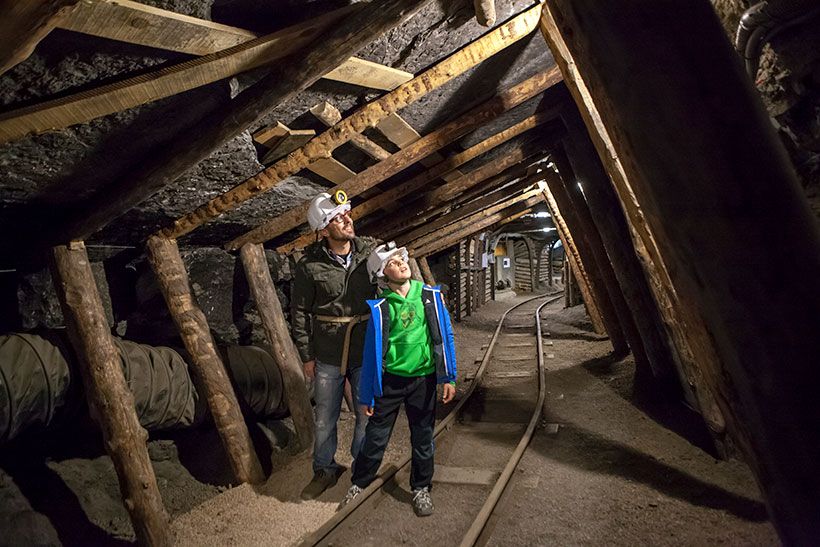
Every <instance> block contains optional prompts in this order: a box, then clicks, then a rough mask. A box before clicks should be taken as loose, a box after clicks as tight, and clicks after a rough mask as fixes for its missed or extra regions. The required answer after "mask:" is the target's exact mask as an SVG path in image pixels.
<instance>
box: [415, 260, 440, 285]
mask: <svg viewBox="0 0 820 547" xmlns="http://www.w3.org/2000/svg"><path fill="white" fill-rule="evenodd" d="M418 262H419V268H420V269H421V276H422V277H423V278H424V282H425V283H427V284H428V285H430V286H431V287H432V286H434V285H435V284H436V278H435V277H433V271H432V270H431V269H430V264H428V263H427V257H426V256H422V257H421V258H419V259H418Z"/></svg>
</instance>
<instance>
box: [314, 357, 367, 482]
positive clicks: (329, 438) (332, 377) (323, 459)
mask: <svg viewBox="0 0 820 547" xmlns="http://www.w3.org/2000/svg"><path fill="white" fill-rule="evenodd" d="M361 374H362V368H361V367H357V368H355V369H353V370H348V371H347V377H348V378H349V379H350V386H351V387H352V388H353V403H354V406H355V412H356V429H355V430H354V431H353V442H352V443H351V445H350V455H351V456H353V458H354V459H355V458H356V456H357V455H358V454H359V449H361V447H362V443H363V442H364V431H365V428H366V427H367V415H366V414H365V413H364V412H362V409H361V406H360V405H359V378H360V377H361ZM344 386H345V382H344V378H343V377H342V375H341V374H339V367H337V366H334V365H328V364H326V363H322V362H320V361H316V379H315V380H314V385H313V400H314V401H315V402H316V407H315V409H314V420H315V423H316V439H315V440H314V442H313V472H314V473H316V472H318V471H320V470H326V471H337V470H338V468H339V467H340V466H339V464H337V463H336V459H335V456H336V446H337V444H338V441H337V439H336V424H337V423H338V421H339V412H340V410H341V406H342V396H343V395H344Z"/></svg>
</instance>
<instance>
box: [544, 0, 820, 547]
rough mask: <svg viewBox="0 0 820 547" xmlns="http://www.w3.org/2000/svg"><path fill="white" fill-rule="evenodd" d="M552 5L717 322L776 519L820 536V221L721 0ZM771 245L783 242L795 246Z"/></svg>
mask: <svg viewBox="0 0 820 547" xmlns="http://www.w3.org/2000/svg"><path fill="white" fill-rule="evenodd" d="M549 7H550V11H551V12H553V13H552V16H553V17H552V19H553V21H555V23H556V29H557V34H558V35H559V36H560V37H561V38H562V40H563V42H564V43H565V47H566V49H567V50H568V51H569V52H570V53H571V55H572V59H573V61H574V63H575V65H576V66H577V69H578V71H579V72H580V74H581V75H582V76H583V79H584V80H585V81H586V84H587V86H586V87H587V89H588V92H589V93H590V94H591V98H592V99H593V101H592V102H593V103H594V105H595V106H596V107H597V112H598V114H599V116H600V120H601V122H602V124H603V127H604V128H606V131H607V133H608V135H609V136H610V137H611V144H612V147H613V148H612V149H613V151H614V152H615V154H616V157H619V158H621V159H622V162H621V163H622V164H621V167H622V168H623V171H624V173H625V174H626V177H625V179H626V180H627V181H628V183H629V189H631V190H632V192H633V194H634V197H635V200H636V201H637V203H638V204H639V205H640V206H641V207H642V208H643V209H644V210H645V212H646V221H647V223H648V225H649V228H650V231H651V233H652V234H654V236H655V240H656V243H657V248H658V252H659V255H660V256H661V257H662V259H663V261H664V263H665V264H666V266H667V270H668V274H669V278H670V280H671V284H672V287H673V288H674V290H675V291H676V292H677V294H678V295H679V297H680V304H681V308H680V309H682V310H683V311H684V318H685V319H689V318H695V319H696V320H699V321H700V322H701V323H702V325H703V327H704V330H705V332H706V333H708V335H709V338H708V339H707V340H708V341H710V342H711V349H712V350H713V351H714V352H715V353H716V355H717V359H715V360H708V361H705V362H700V361H698V365H699V366H700V367H701V368H700V370H701V371H702V375H703V376H702V377H703V379H704V380H706V382H708V387H709V388H710V389H711V390H713V394H714V395H715V397H716V400H717V402H718V404H719V405H720V409H721V411H722V413H723V416H724V417H725V418H726V424H727V427H728V428H729V429H730V431H732V433H733V435H734V436H735V438H736V439H737V440H738V441H739V444H740V446H741V447H742V448H743V450H744V453H745V455H746V458H747V461H748V462H749V465H750V466H751V467H752V469H753V470H754V472H755V474H756V476H757V478H758V481H759V484H760V486H761V489H762V490H763V492H764V494H765V496H766V499H767V504H768V507H769V510H770V514H771V517H772V520H773V522H774V524H775V526H776V527H777V529H778V532H779V533H780V535H781V538H782V539H783V542H784V543H786V544H794V545H801V544H806V545H809V544H812V543H814V542H815V541H816V538H817V537H818V536H820V519H818V518H817V514H818V512H817V509H818V507H820V475H818V474H817V473H814V472H813V470H814V469H816V465H817V461H820V429H818V427H817V424H818V423H820V405H818V402H817V401H818V400H817V397H816V389H815V385H814V382H812V381H809V379H813V378H814V377H815V376H816V368H817V356H818V355H820V337H818V336H817V332H816V325H818V324H820V292H818V291H817V290H816V283H817V279H820V229H818V224H817V219H816V218H815V217H814V216H813V215H812V213H811V211H810V209H809V207H808V206H807V203H806V200H805V197H804V196H803V193H802V189H801V188H800V185H799V183H798V181H797V179H796V176H795V174H794V170H793V168H792V167H791V166H790V164H789V160H788V156H787V154H786V152H785V150H784V149H783V146H782V143H781V142H780V141H779V139H778V137H777V135H776V134H775V132H774V131H773V129H772V127H771V124H770V122H769V120H768V117H767V115H766V113H765V111H764V109H763V107H762V105H761V104H760V101H759V98H758V96H757V94H756V91H755V90H754V88H753V87H752V85H751V82H750V81H749V79H748V76H747V75H746V74H745V73H744V71H743V68H742V66H741V63H739V62H738V59H737V53H736V52H735V51H733V50H732V48H731V46H730V44H729V42H728V40H727V39H726V34H725V32H724V30H723V28H722V27H721V25H720V22H719V21H718V18H717V16H716V14H715V12H714V9H713V7H712V5H711V3H710V2H708V1H707V0H697V1H692V2H686V5H685V6H683V5H678V6H674V7H671V6H670V5H665V6H664V7H663V8H660V6H659V5H658V4H657V3H654V2H651V1H649V0H639V1H635V2H630V3H628V5H627V4H625V3H620V4H618V5H617V6H615V5H608V4H606V5H605V4H601V3H600V2H592V1H589V0H575V1H572V2H569V1H566V0H550V2H549ZM693 28H697V29H698V36H697V39H696V40H692V39H691V29H693ZM687 38H688V39H687ZM646 44H652V45H653V47H646ZM626 67H629V70H630V76H631V77H630V81H629V82H626V81H624V80H623V74H624V72H623V71H624V70H625V69H626ZM636 82H637V83H638V84H639V85H636ZM649 104H651V105H652V113H651V116H649V117H647V116H646V105H649ZM650 118H651V119H650ZM670 142H674V143H675V146H673V147H670V146H668V145H669V143H670ZM613 178H614V177H613ZM619 193H620V190H619ZM622 199H623V198H622ZM750 242H753V244H750ZM761 248H777V249H778V257H779V260H777V261H771V260H769V257H768V256H766V254H765V253H761V252H760V249H761ZM696 351H700V348H696ZM712 366H714V367H715V368H711V367H712ZM706 367H710V368H706ZM809 470H811V471H809Z"/></svg>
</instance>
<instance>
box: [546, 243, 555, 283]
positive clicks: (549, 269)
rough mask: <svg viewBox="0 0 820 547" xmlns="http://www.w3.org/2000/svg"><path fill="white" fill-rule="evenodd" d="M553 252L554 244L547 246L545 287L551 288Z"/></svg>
mask: <svg viewBox="0 0 820 547" xmlns="http://www.w3.org/2000/svg"><path fill="white" fill-rule="evenodd" d="M554 250H555V242H554V241H553V242H552V243H550V244H549V250H548V251H547V285H549V286H550V287H552V285H553V280H552V276H553V271H552V256H553V252H554Z"/></svg>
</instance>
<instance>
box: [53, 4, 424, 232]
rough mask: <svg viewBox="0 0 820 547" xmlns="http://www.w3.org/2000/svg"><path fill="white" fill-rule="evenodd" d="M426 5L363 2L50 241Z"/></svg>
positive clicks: (125, 200)
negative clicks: (309, 46) (351, 14)
mask: <svg viewBox="0 0 820 547" xmlns="http://www.w3.org/2000/svg"><path fill="white" fill-rule="evenodd" d="M425 2H426V0H377V1H374V2H369V3H367V4H366V5H365V6H364V7H363V8H362V10H361V11H357V12H356V13H357V14H358V16H357V17H349V18H346V19H344V20H342V21H341V22H340V23H338V24H336V25H334V26H333V27H332V28H331V29H330V30H329V31H326V32H325V34H324V35H323V36H322V42H321V44H320V46H319V47H316V48H315V49H313V50H311V51H310V52H308V53H307V54H305V53H304V52H299V53H298V54H296V55H295V56H294V57H288V58H284V59H282V60H281V61H278V62H277V63H276V65H275V66H274V67H273V68H272V72H271V73H270V74H269V75H268V76H265V77H264V78H262V79H261V80H259V81H258V82H257V83H255V84H254V85H252V86H251V87H249V88H248V89H246V90H245V91H243V92H242V93H240V94H239V95H238V96H236V97H235V98H234V99H233V100H232V101H231V102H230V104H229V105H227V106H226V107H224V108H221V109H219V110H218V111H216V112H214V113H212V114H211V115H208V116H206V117H205V118H204V119H203V120H201V121H200V122H198V123H197V124H196V125H194V126H193V127H191V128H188V129H186V130H185V138H179V139H177V140H174V141H173V142H172V143H171V144H170V145H164V146H163V147H162V149H159V150H155V151H154V152H155V153H153V154H149V155H147V156H145V157H144V158H143V159H142V160H141V161H139V162H138V163H136V164H135V166H134V168H133V169H131V170H130V171H129V172H128V173H127V175H125V176H123V177H122V178H121V179H120V180H118V181H117V183H116V184H111V185H109V187H106V189H105V190H104V191H100V192H97V193H96V194H94V196H93V197H91V198H90V199H88V200H86V201H85V202H84V203H83V207H82V208H79V209H78V210H77V211H76V212H75V213H74V214H72V216H71V217H70V218H69V219H68V221H67V222H66V224H65V225H63V226H60V227H59V233H58V234H55V235H54V237H56V236H59V237H62V238H65V237H79V236H80V235H82V234H89V233H93V232H95V231H97V230H99V229H100V228H102V227H103V226H105V225H106V224H108V222H110V221H111V220H112V219H114V218H116V217H118V216H119V215H121V214H122V213H123V211H127V210H128V209H130V208H132V207H133V206H134V205H136V204H137V203H140V202H141V201H143V200H144V199H146V198H148V197H149V196H151V195H153V194H154V193H155V192H156V191H158V190H159V189H161V188H163V187H165V186H166V185H168V184H170V183H171V182H173V181H175V180H176V179H177V178H178V177H180V176H181V175H182V174H183V173H185V172H186V171H187V170H188V169H190V168H191V167H192V166H194V165H196V164H197V163H199V162H200V161H202V160H203V159H205V158H207V157H208V156H209V155H210V154H211V153H212V152H213V151H214V150H216V149H217V148H218V147H219V146H221V145H222V144H223V143H224V142H225V141H227V140H229V139H231V138H233V137H235V136H236V135H238V134H240V133H241V132H242V131H244V130H246V129H247V128H248V127H249V126H251V125H252V124H253V123H255V122H256V121H257V120H259V119H260V118H261V117H263V116H264V115H266V114H267V113H268V112H269V111H270V110H271V109H272V108H274V107H275V106H276V105H278V104H281V103H282V102H283V101H286V100H287V99H288V98H290V97H293V96H294V95H296V94H297V93H299V92H300V91H302V90H304V89H306V88H307V87H308V86H310V85H311V84H313V83H314V82H315V81H316V80H318V79H319V78H320V77H321V76H322V75H323V74H325V73H326V72H328V71H329V70H330V69H332V68H333V67H336V66H338V65H339V64H340V63H341V62H343V61H344V60H346V59H348V58H349V57H350V56H351V55H352V54H353V53H355V52H356V51H357V50H358V49H359V48H361V47H363V46H364V45H365V44H368V43H370V42H371V41H372V40H373V39H374V38H375V37H377V36H379V35H381V34H382V33H383V32H384V31H386V30H388V29H390V28H393V27H394V26H396V25H397V24H400V23H401V22H402V21H405V20H406V19H407V18H409V17H411V16H412V15H413V14H414V13H415V12H416V11H417V10H418V9H420V8H421V7H422V6H423V5H424V3H425ZM360 5H361V4H360ZM191 136H193V137H191ZM318 138H319V137H317V139H318ZM314 140H315V139H314ZM78 176H80V175H79V174H78ZM214 213H215V212H213V211H212V212H211V215H210V216H208V217H203V218H201V220H200V223H201V222H205V221H206V220H207V218H213V217H214V216H218V215H219V214H220V213H215V214H214ZM199 214H200V215H201V214H202V211H199ZM191 229H193V228H191ZM185 233H187V232H185ZM45 237H48V234H45Z"/></svg>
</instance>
